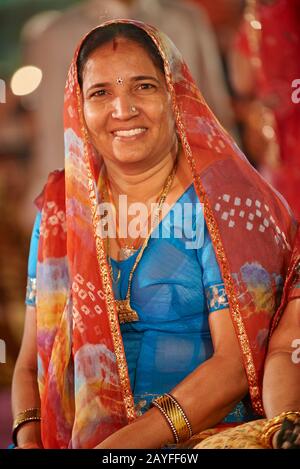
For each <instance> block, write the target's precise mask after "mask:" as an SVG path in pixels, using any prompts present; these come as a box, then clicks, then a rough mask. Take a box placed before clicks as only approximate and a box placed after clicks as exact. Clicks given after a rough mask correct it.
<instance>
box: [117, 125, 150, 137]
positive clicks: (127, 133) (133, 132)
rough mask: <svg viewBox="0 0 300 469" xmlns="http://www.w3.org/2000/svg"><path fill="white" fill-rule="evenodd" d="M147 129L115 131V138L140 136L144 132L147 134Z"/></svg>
mask: <svg viewBox="0 0 300 469" xmlns="http://www.w3.org/2000/svg"><path fill="white" fill-rule="evenodd" d="M146 130H147V129H146V128H145V127H138V128H136V129H130V130H115V131H114V132H113V135H114V137H125V138H128V137H135V136H136V135H140V134H142V133H144V132H146Z"/></svg>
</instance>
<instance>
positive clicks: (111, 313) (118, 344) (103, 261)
mask: <svg viewBox="0 0 300 469" xmlns="http://www.w3.org/2000/svg"><path fill="white" fill-rule="evenodd" d="M76 86H77V105H78V110H79V117H80V121H81V131H82V135H83V142H84V158H85V161H86V167H87V172H88V186H89V198H90V203H91V209H92V219H93V228H94V236H95V241H96V252H97V259H98V263H99V268H100V273H101V277H102V280H103V286H104V292H105V301H106V307H107V312H108V319H109V325H110V330H111V335H112V339H113V346H114V352H115V354H116V360H117V369H118V373H119V378H120V384H121V392H122V395H123V401H124V405H125V411H126V416H127V420H128V422H131V421H133V420H134V419H135V418H136V413H135V408H134V400H133V396H132V392H131V387H130V381H129V375H128V368H127V362H126V357H125V352H124V346H123V342H122V336H121V331H120V326H119V323H118V316H117V311H116V307H115V298H114V294H113V289H112V284H111V277H110V275H109V268H108V264H107V258H106V253H105V249H104V244H103V240H102V239H101V238H100V237H99V236H98V234H97V226H98V224H99V222H100V216H99V215H98V214H97V195H96V192H95V184H94V179H93V177H92V170H91V167H90V162H89V158H88V150H87V148H88V136H87V130H86V127H85V125H84V120H83V114H82V105H81V94H80V90H79V85H78V83H76Z"/></svg>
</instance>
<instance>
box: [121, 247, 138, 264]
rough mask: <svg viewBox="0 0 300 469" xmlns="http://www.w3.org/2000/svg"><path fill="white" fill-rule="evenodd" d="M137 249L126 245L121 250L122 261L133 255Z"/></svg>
mask: <svg viewBox="0 0 300 469" xmlns="http://www.w3.org/2000/svg"><path fill="white" fill-rule="evenodd" d="M136 251H137V249H134V248H132V247H130V246H124V247H123V248H121V249H120V251H119V257H120V261H125V260H126V259H128V258H129V257H131V256H132V255H133V254H134V253H135V252H136Z"/></svg>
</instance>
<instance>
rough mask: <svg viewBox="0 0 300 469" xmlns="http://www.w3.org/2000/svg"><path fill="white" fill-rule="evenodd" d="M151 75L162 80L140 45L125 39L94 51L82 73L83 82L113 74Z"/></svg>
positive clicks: (160, 74)
mask: <svg viewBox="0 0 300 469" xmlns="http://www.w3.org/2000/svg"><path fill="white" fill-rule="evenodd" d="M116 73H117V74H122V76H124V77H126V74H138V75H149V74H151V75H153V76H154V77H156V78H160V79H164V76H163V74H162V73H161V72H160V70H158V68H157V67H156V66H155V65H154V63H153V61H152V58H151V57H150V55H149V53H148V51H147V50H146V49H145V48H143V47H142V46H141V45H140V44H138V43H136V42H135V41H132V40H130V39H126V38H117V39H115V40H113V41H111V42H108V43H107V44H104V45H103V46H100V47H98V48H97V49H95V50H94V51H93V52H92V53H91V54H90V56H89V58H88V60H87V62H86V64H85V67H84V71H83V81H85V80H89V79H91V78H92V77H93V76H95V75H97V78H100V77H102V76H103V78H105V76H106V77H107V78H109V77H110V76H111V77H114V75H115V74H116Z"/></svg>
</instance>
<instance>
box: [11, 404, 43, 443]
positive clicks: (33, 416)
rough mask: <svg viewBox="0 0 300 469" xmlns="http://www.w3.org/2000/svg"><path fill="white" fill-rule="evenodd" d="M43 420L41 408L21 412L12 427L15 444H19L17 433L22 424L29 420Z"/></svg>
mask: <svg viewBox="0 0 300 469" xmlns="http://www.w3.org/2000/svg"><path fill="white" fill-rule="evenodd" d="M38 420H41V409H39V408H32V409H26V410H24V411H23V412H20V413H19V414H18V415H17V416H16V418H15V419H14V423H13V428H12V441H13V444H14V445H15V446H18V442H17V433H18V431H19V429H20V427H21V426H22V425H24V424H25V423H28V422H34V421H38Z"/></svg>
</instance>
